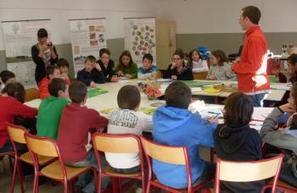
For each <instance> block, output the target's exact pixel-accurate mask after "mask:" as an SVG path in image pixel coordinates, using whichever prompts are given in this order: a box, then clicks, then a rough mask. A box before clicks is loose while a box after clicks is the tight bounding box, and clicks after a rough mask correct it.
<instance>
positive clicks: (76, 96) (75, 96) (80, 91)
mask: <svg viewBox="0 0 297 193" xmlns="http://www.w3.org/2000/svg"><path fill="white" fill-rule="evenodd" d="M87 92H88V90H87V86H86V85H85V84H84V83H83V82H81V81H73V82H72V83H71V85H70V86H69V98H70V99H71V101H72V102H73V103H79V104H80V103H82V102H83V101H84V99H85V97H86V96H87Z"/></svg>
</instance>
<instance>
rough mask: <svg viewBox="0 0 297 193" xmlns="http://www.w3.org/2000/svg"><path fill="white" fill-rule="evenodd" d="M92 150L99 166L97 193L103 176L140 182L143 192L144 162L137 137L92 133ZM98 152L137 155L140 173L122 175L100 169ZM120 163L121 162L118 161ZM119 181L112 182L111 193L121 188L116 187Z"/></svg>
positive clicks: (99, 190) (106, 169)
mask: <svg viewBox="0 0 297 193" xmlns="http://www.w3.org/2000/svg"><path fill="white" fill-rule="evenodd" d="M92 142H93V148H94V150H95V156H96V159H97V162H98V166H99V175H98V183H97V192H98V193H100V192H101V180H102V177H103V176H110V177H112V178H115V179H120V178H126V179H127V178H128V179H136V180H140V181H141V182H142V189H143V191H144V190H145V172H144V162H143V161H144V160H143V153H142V148H141V142H140V139H139V137H138V136H137V135H133V134H106V133H94V134H93V136H92ZM100 152H108V153H138V155H139V159H140V171H139V172H136V173H133V174H122V173H117V172H114V171H113V170H112V169H111V168H110V167H108V168H104V169H103V168H102V166H101V158H100ZM119 161H121V160H119ZM114 183H116V184H114ZM118 183H119V181H115V180H113V192H114V193H118V192H120V191H121V187H120V186H119V187H118V185H119V184H118ZM118 188H119V190H117V189H118Z"/></svg>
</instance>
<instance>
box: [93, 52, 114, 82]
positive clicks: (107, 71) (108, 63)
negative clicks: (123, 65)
mask: <svg viewBox="0 0 297 193" xmlns="http://www.w3.org/2000/svg"><path fill="white" fill-rule="evenodd" d="M99 57H100V59H99V60H98V61H97V63H98V64H99V65H100V67H101V69H102V72H103V74H104V76H105V80H106V81H107V82H116V81H118V77H117V75H116V73H115V70H114V69H115V67H114V62H113V60H111V59H110V51H109V49H107V48H102V49H101V50H100V51H99Z"/></svg>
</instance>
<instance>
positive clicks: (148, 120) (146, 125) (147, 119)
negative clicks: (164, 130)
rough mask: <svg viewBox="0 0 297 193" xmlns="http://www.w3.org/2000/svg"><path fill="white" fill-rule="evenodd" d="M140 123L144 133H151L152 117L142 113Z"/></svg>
mask: <svg viewBox="0 0 297 193" xmlns="http://www.w3.org/2000/svg"><path fill="white" fill-rule="evenodd" d="M139 116H140V121H141V122H142V124H141V125H142V128H141V129H142V130H143V131H151V130H152V127H153V120H152V116H150V115H146V114H144V113H140V115H139Z"/></svg>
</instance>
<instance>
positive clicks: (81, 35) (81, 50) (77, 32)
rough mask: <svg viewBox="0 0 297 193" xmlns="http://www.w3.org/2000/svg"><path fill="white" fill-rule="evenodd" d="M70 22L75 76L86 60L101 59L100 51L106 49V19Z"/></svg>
mask: <svg viewBox="0 0 297 193" xmlns="http://www.w3.org/2000/svg"><path fill="white" fill-rule="evenodd" d="M69 21H70V31H71V44H72V54H73V63H74V72H75V75H76V74H77V72H78V71H79V70H81V69H82V68H83V66H84V61H85V58H86V57H87V56H89V55H93V56H94V57H96V58H97V59H99V50H100V49H101V48H106V37H105V36H106V29H105V18H98V19H74V20H69Z"/></svg>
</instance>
